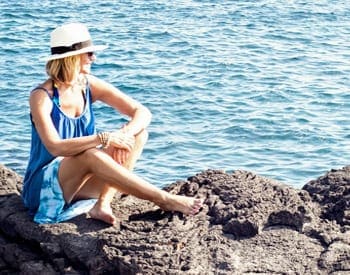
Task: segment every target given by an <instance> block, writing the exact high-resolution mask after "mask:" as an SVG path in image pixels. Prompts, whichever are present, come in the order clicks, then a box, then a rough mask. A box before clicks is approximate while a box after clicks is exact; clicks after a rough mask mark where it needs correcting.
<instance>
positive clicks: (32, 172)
mask: <svg viewBox="0 0 350 275" xmlns="http://www.w3.org/2000/svg"><path fill="white" fill-rule="evenodd" d="M37 89H42V90H45V91H46V93H47V94H48V96H50V94H49V92H48V91H47V90H46V89H45V88H42V87H38V88H37ZM53 91H54V93H53V96H52V97H51V100H52V101H53V104H52V111H51V119H52V121H53V124H54V125H55V128H56V130H57V132H58V134H59V136H60V137H61V138H62V139H67V138H73V137H81V136H87V135H93V134H95V133H96V128H95V117H94V113H93V110H92V98H91V90H90V87H89V86H88V85H87V88H86V89H85V91H84V92H83V95H84V98H85V107H84V110H83V112H82V114H81V115H80V116H78V117H69V116H67V115H66V114H65V113H64V112H62V110H61V108H60V105H59V96H58V91H57V89H56V88H54V89H53ZM30 118H31V128H32V137H31V150H30V157H29V162H28V166H27V170H26V173H25V176H24V181H23V192H22V198H23V202H24V205H25V206H26V207H27V208H28V210H29V214H30V215H32V216H34V221H35V222H38V223H56V222H61V221H64V220H68V219H71V218H73V217H75V216H77V215H80V214H82V213H86V212H87V211H89V210H90V209H91V207H92V206H93V204H94V203H95V202H96V199H89V200H82V201H77V202H75V203H73V204H70V205H67V204H66V203H65V201H64V198H63V193H62V189H61V186H60V184H59V182H58V169H59V165H60V162H61V160H62V158H63V157H56V156H53V155H51V154H50V152H48V151H47V149H46V148H45V146H44V144H43V143H42V141H41V139H40V137H39V135H38V132H37V130H36V128H35V124H34V122H33V120H32V117H31V116H30Z"/></svg>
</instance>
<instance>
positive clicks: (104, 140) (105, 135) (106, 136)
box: [97, 132, 110, 148]
mask: <svg viewBox="0 0 350 275" xmlns="http://www.w3.org/2000/svg"><path fill="white" fill-rule="evenodd" d="M97 135H98V138H99V139H100V142H101V145H102V148H107V147H108V146H109V142H110V133H109V132H100V133H98V134H97Z"/></svg>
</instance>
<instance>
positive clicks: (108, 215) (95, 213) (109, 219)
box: [89, 203, 117, 225]
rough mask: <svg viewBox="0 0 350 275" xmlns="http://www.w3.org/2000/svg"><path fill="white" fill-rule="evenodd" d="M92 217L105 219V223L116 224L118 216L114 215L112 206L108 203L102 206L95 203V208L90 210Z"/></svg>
mask: <svg viewBox="0 0 350 275" xmlns="http://www.w3.org/2000/svg"><path fill="white" fill-rule="evenodd" d="M89 215H90V217H91V218H93V219H96V220H100V221H103V222H105V223H108V224H111V225H114V224H115V223H116V221H117V218H116V217H115V216H114V215H113V211H112V208H111V207H110V206H109V205H108V206H107V205H105V206H101V205H100V204H97V203H96V204H95V205H94V207H93V208H91V210H90V211H89Z"/></svg>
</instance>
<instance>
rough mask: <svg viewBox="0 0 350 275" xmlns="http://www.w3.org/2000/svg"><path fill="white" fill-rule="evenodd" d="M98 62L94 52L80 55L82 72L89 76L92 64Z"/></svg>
mask: <svg viewBox="0 0 350 275" xmlns="http://www.w3.org/2000/svg"><path fill="white" fill-rule="evenodd" d="M95 60H96V56H95V55H94V53H93V52H88V53H83V54H81V55H80V72H81V73H83V74H89V73H90V72H91V64H92V62H94V61H95Z"/></svg>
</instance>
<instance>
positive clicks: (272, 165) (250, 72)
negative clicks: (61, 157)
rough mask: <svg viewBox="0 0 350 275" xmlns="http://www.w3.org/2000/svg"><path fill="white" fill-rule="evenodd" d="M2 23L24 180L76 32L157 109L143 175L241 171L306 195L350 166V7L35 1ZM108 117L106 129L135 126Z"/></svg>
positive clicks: (1, 63)
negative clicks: (58, 34)
mask: <svg viewBox="0 0 350 275" xmlns="http://www.w3.org/2000/svg"><path fill="white" fill-rule="evenodd" d="M0 14H1V16H0V112H1V117H0V163H2V164H4V165H6V166H7V167H9V168H11V169H13V170H15V171H16V172H17V173H18V174H20V175H22V176H23V175H24V172H25V169H26V165H27V160H28V156H29V147H30V121H29V108H28V96H29V93H30V91H31V89H33V88H34V87H35V86H36V85H38V84H39V83H41V82H43V81H44V80H45V78H46V74H45V62H44V61H43V58H44V57H46V56H48V55H49V50H50V49H49V45H50V42H49V35H50V32H51V31H52V30H53V29H54V28H55V27H57V26H58V25H60V24H62V23H67V22H82V23H85V24H86V25H87V26H88V27H89V29H90V32H91V35H92V37H93V40H94V43H95V44H108V45H109V47H108V49H106V50H104V51H103V52H100V53H98V54H97V60H96V62H95V64H94V65H93V68H92V71H93V74H94V75H96V76H98V77H100V78H103V79H104V80H107V81H109V82H111V83H112V84H113V85H115V86H116V87H118V88H119V89H120V90H122V91H123V92H125V93H127V94H128V95H130V96H132V97H133V98H135V99H136V100H138V101H140V102H141V103H143V104H144V105H145V106H147V107H148V108H149V109H150V110H151V112H152V114H153V120H152V123H151V125H150V127H149V129H148V130H149V133H150V136H149V141H148V143H147V145H146V147H145V149H144V152H143V154H142V157H141V159H140V160H139V162H138V164H137V167H136V169H135V173H137V174H138V175H140V176H141V177H144V178H145V179H147V180H149V181H150V182H152V183H153V184H155V185H157V186H160V187H163V186H166V185H168V184H170V183H173V182H175V181H177V180H185V179H186V178H187V177H189V176H193V175H195V174H196V173H199V172H201V171H203V170H206V169H220V170H225V171H227V172H233V171H235V170H238V169H240V170H248V171H251V172H253V173H256V174H259V175H262V176H266V177H269V178H272V179H275V180H277V181H279V182H282V183H285V184H288V185H290V186H294V187H296V188H300V187H302V186H303V185H304V184H305V183H307V182H308V181H309V180H312V179H315V178H317V177H319V176H322V175H323V174H324V173H325V172H327V171H328V170H330V169H332V168H341V167H343V166H345V165H348V164H350V115H349V111H350V93H349V87H350V78H349V77H350V62H349V60H350V2H349V1H345V0H344V1H337V0H332V1H331V0H320V1H311V0H304V1H302V0H300V1H299V0H289V1H277V0H262V1H255V0H254V1H249V0H246V1H242V0H238V1H208V0H205V1H194V0H192V1H176V0H175V1H161V0H158V1H157V0H151V1H112V0H105V1H91V0H85V1H84V0H82V1H67V0H61V1H45V0H42V1H28V0H23V1H20V2H18V3H17V2H16V4H13V2H12V1H1V3H0ZM95 112H96V116H97V127H98V129H100V130H108V131H112V130H114V129H117V128H118V127H120V126H121V125H122V123H123V122H124V121H125V117H121V116H120V115H119V114H118V113H117V112H115V111H113V110H111V109H110V108H108V107H106V106H104V105H102V104H100V103H98V104H96V106H95Z"/></svg>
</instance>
